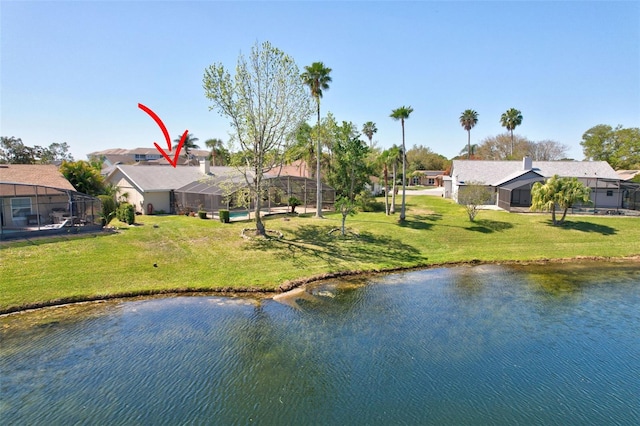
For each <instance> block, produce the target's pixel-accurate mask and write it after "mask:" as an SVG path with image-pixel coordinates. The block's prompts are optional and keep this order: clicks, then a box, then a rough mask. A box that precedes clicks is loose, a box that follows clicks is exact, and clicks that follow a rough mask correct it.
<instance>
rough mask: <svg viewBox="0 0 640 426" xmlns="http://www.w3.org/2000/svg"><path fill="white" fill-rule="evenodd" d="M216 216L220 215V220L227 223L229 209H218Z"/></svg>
mask: <svg viewBox="0 0 640 426" xmlns="http://www.w3.org/2000/svg"><path fill="white" fill-rule="evenodd" d="M218 217H220V222H222V223H229V219H230V215H229V210H218Z"/></svg>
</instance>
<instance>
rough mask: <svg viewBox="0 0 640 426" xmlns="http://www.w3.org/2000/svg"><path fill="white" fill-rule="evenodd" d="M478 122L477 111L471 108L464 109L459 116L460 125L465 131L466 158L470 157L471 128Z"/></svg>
mask: <svg viewBox="0 0 640 426" xmlns="http://www.w3.org/2000/svg"><path fill="white" fill-rule="evenodd" d="M477 123H478V113H477V112H475V111H474V110H472V109H467V110H465V111H464V112H463V113H462V115H461V116H460V125H461V126H462V127H464V129H465V130H466V131H467V159H470V158H471V129H473V127H474V126H475V125H476V124H477Z"/></svg>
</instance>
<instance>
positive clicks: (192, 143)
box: [173, 133, 200, 159]
mask: <svg viewBox="0 0 640 426" xmlns="http://www.w3.org/2000/svg"><path fill="white" fill-rule="evenodd" d="M180 139H181V137H180V138H175V139H174V140H173V142H174V143H175V144H176V145H177V144H179V143H180ZM199 140H200V139H198V138H194V137H193V135H192V134H191V133H189V134H188V135H187V137H186V138H185V139H184V145H182V149H184V156H185V157H187V159H191V156H190V155H189V150H190V149H198V148H200V147H199V146H198V145H196V142H197V141H199Z"/></svg>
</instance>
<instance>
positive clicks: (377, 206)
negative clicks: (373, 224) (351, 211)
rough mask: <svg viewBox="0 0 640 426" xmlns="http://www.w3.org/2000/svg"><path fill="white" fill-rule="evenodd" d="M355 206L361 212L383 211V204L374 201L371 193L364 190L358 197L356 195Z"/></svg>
mask: <svg viewBox="0 0 640 426" xmlns="http://www.w3.org/2000/svg"><path fill="white" fill-rule="evenodd" d="M355 204H356V206H357V207H358V208H359V209H360V211H363V212H383V211H384V203H383V202H380V201H376V199H375V198H374V197H373V195H371V192H369V191H367V190H366V189H364V190H362V191H361V192H360V193H359V194H358V195H356V200H355Z"/></svg>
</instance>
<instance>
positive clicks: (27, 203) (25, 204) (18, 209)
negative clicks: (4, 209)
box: [11, 197, 31, 217]
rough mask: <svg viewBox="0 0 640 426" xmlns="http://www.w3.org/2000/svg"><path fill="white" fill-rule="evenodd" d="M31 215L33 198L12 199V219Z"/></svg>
mask: <svg viewBox="0 0 640 426" xmlns="http://www.w3.org/2000/svg"><path fill="white" fill-rule="evenodd" d="M30 214H31V198H26V197H25V198H12V199H11V217H27V216H29V215H30Z"/></svg>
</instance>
